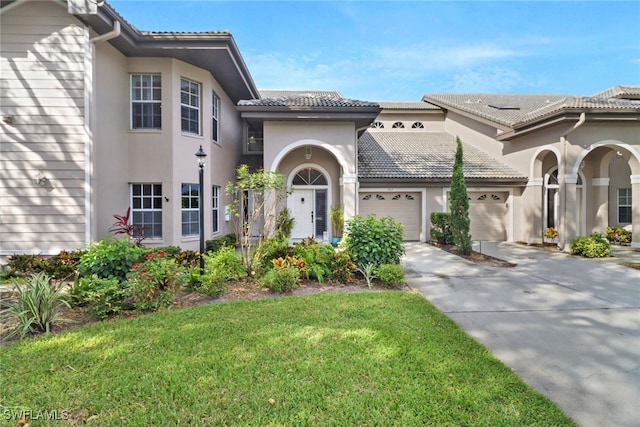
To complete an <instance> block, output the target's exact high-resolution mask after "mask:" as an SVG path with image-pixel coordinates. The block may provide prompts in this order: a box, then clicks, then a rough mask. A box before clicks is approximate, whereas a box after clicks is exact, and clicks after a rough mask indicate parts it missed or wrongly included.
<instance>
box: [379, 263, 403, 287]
mask: <svg viewBox="0 0 640 427" xmlns="http://www.w3.org/2000/svg"><path fill="white" fill-rule="evenodd" d="M376 276H378V279H380V281H381V282H382V283H384V284H385V285H390V286H400V285H403V284H404V270H403V269H402V265H400V264H382V265H380V266H379V267H378V269H377V270H376Z"/></svg>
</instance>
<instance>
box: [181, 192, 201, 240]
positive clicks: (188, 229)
mask: <svg viewBox="0 0 640 427" xmlns="http://www.w3.org/2000/svg"><path fill="white" fill-rule="evenodd" d="M199 203H200V186H199V185H198V184H182V237H189V236H198V235H200V209H199V206H200V204H199Z"/></svg>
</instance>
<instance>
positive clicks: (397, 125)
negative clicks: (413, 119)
mask: <svg viewBox="0 0 640 427" xmlns="http://www.w3.org/2000/svg"><path fill="white" fill-rule="evenodd" d="M391 128H392V129H404V123H402V122H395V123H394V124H393V125H392V126H391Z"/></svg>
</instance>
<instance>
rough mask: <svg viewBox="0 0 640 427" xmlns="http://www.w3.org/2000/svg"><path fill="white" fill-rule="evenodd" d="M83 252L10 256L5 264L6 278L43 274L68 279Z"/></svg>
mask: <svg viewBox="0 0 640 427" xmlns="http://www.w3.org/2000/svg"><path fill="white" fill-rule="evenodd" d="M83 253H84V252H83V251H73V252H67V251H61V252H60V253H59V254H56V255H53V256H51V257H43V256H40V255H12V256H10V257H9V262H8V263H7V267H6V268H7V269H8V273H7V275H8V276H16V275H31V274H36V273H45V274H47V275H48V276H49V277H51V278H52V279H58V280H66V279H69V278H70V277H71V276H73V274H74V273H75V272H76V270H77V269H78V267H79V263H80V257H81V256H82V254H83Z"/></svg>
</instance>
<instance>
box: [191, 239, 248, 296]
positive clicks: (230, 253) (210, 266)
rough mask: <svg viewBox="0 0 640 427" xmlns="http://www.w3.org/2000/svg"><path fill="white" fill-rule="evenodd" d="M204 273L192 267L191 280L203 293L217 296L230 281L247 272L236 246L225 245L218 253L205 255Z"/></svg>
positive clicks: (198, 290) (197, 289)
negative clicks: (201, 273)
mask: <svg viewBox="0 0 640 427" xmlns="http://www.w3.org/2000/svg"><path fill="white" fill-rule="evenodd" d="M204 266H205V267H204V268H205V271H204V274H203V275H202V276H200V271H199V269H192V270H190V273H189V281H190V283H191V284H192V286H193V288H194V289H195V290H196V291H197V292H200V293H202V294H205V295H209V296H212V297H217V296H220V295H221V294H222V292H224V289H225V286H226V284H227V282H228V281H230V280H233V279H238V278H240V277H242V276H244V275H245V274H246V271H245V269H244V264H242V260H241V259H240V257H239V256H238V255H237V254H236V251H235V248H232V247H229V246H224V247H222V248H221V249H220V250H219V251H218V252H216V253H209V254H207V255H205V256H204Z"/></svg>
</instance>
